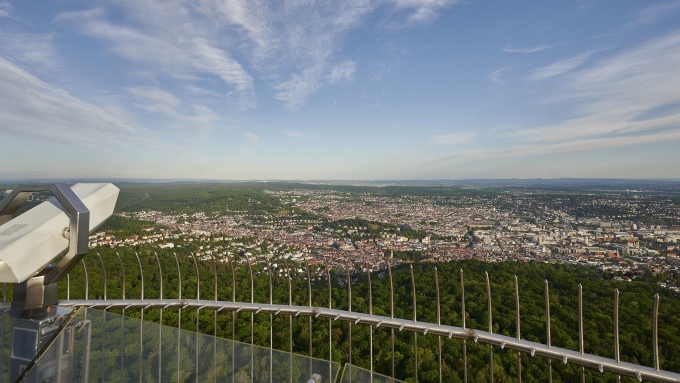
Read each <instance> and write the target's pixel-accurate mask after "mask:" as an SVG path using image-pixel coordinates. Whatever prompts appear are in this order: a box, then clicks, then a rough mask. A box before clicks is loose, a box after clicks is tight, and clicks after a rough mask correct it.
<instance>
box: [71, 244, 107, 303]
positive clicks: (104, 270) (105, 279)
mask: <svg viewBox="0 0 680 383" xmlns="http://www.w3.org/2000/svg"><path fill="white" fill-rule="evenodd" d="M97 258H99V263H100V264H101V265H102V273H103V274H104V300H106V299H107V298H106V296H107V290H108V284H109V278H108V277H107V275H106V266H105V265H104V260H103V259H102V256H101V254H99V253H97ZM66 275H68V274H66Z"/></svg>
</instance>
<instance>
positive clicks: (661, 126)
mask: <svg viewBox="0 0 680 383" xmlns="http://www.w3.org/2000/svg"><path fill="white" fill-rule="evenodd" d="M678 32H680V31H673V32H672V33H669V34H666V35H664V36H660V37H657V38H655V39H652V40H649V41H646V42H644V43H641V44H639V45H638V46H635V47H633V48H631V49H628V50H626V51H623V52H620V53H618V54H615V55H611V56H609V57H607V58H603V59H600V60H599V61H596V62H592V63H591V65H590V66H589V67H588V68H587V69H575V68H576V67H577V66H579V65H581V64H582V63H583V62H584V61H585V59H586V58H587V57H589V56H590V54H589V53H584V54H583V55H580V56H576V58H572V59H569V60H566V61H561V62H559V63H556V64H553V65H551V66H549V67H547V68H550V69H546V70H544V71H541V72H539V77H540V78H549V77H553V76H557V75H558V74H562V73H566V72H567V71H571V72H570V73H569V74H566V75H565V76H564V77H562V78H561V80H563V81H561V85H558V86H557V87H556V88H555V90H554V93H555V94H557V95H558V96H556V97H554V98H553V99H552V100H549V101H548V103H549V104H551V105H553V106H559V105H565V107H571V106H572V105H576V107H572V108H573V111H572V114H573V115H574V116H575V117H573V118H570V119H567V120H564V121H562V122H560V123H557V124H551V125H546V126H539V127H534V128H525V129H517V130H514V131H512V132H510V133H509V134H508V136H507V137H506V141H507V144H504V145H501V146H500V147H498V146H496V147H494V148H493V149H491V148H488V149H474V150H466V151H461V152H456V154H454V155H450V156H446V157H442V158H440V159H439V160H440V161H441V160H444V161H447V160H456V161H458V160H469V159H484V158H505V157H521V156H541V155H547V154H552V153H569V152H578V151H590V150H603V149H608V148H617V147H625V146H631V145H643V144H652V143H660V142H673V141H680V108H677V107H673V106H677V105H680V92H678V91H677V79H678V78H680V67H679V66H678V65H677V63H678V62H680V33H678ZM572 70H573V71H572ZM658 111H663V113H658ZM442 139H443V140H445V139H446V137H442ZM456 139H457V138H456V137H455V136H454V137H453V140H454V142H455V141H456Z"/></svg>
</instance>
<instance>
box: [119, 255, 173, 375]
mask: <svg viewBox="0 0 680 383" xmlns="http://www.w3.org/2000/svg"><path fill="white" fill-rule="evenodd" d="M172 254H173V255H174V256H175V265H177V285H178V286H177V296H178V298H179V300H182V270H181V269H180V267H179V259H177V253H175V252H174V251H173V252H172ZM123 299H125V298H123ZM181 331H182V308H181V307H180V308H178V309H177V381H178V382H179V381H181V375H180V372H181V369H180V356H181V352H180V348H181V344H182V343H181V338H180V332H181Z"/></svg>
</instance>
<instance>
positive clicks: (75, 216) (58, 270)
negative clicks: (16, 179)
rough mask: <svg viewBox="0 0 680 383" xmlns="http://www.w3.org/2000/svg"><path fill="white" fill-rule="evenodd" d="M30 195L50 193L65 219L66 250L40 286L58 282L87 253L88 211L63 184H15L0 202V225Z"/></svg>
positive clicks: (11, 216) (8, 219)
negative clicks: (64, 212)
mask: <svg viewBox="0 0 680 383" xmlns="http://www.w3.org/2000/svg"><path fill="white" fill-rule="evenodd" d="M34 192H51V193H52V194H53V195H54V197H55V198H56V199H57V201H58V202H59V204H61V206H62V207H63V208H64V210H65V211H66V214H67V215H68V217H69V221H70V223H69V228H68V231H65V232H64V236H65V237H66V238H67V239H68V241H69V243H68V245H69V246H68V251H67V253H66V255H64V257H63V258H62V259H61V260H60V261H59V263H58V264H57V265H56V267H55V268H53V269H52V270H50V271H49V272H48V273H47V275H46V276H45V278H44V282H43V283H44V284H45V285H49V284H52V283H55V282H58V281H59V280H60V279H61V278H63V277H64V276H65V275H66V274H68V272H69V271H70V270H71V269H72V268H73V266H74V265H75V263H77V262H78V261H79V260H80V259H81V258H82V256H83V255H85V254H86V253H87V252H88V239H89V232H90V210H89V209H88V208H87V207H86V206H85V204H84V203H83V202H82V201H81V200H80V198H78V196H77V195H76V194H75V193H74V192H73V190H71V187H70V186H68V185H67V184H64V183H55V184H33V185H19V186H17V187H16V188H14V190H12V192H11V193H10V194H9V195H7V197H5V198H4V199H3V200H2V201H0V225H2V224H4V223H6V222H8V221H10V220H12V218H13V217H14V213H16V211H17V210H18V209H19V207H21V205H23V204H24V202H26V200H27V199H28V197H29V196H30V195H31V194H33V193H34Z"/></svg>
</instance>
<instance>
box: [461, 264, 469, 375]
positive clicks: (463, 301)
mask: <svg viewBox="0 0 680 383" xmlns="http://www.w3.org/2000/svg"><path fill="white" fill-rule="evenodd" d="M460 305H461V316H462V321H463V323H462V325H463V328H465V281H464V278H463V269H460ZM467 380H468V379H467V340H466V339H463V383H467Z"/></svg>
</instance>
